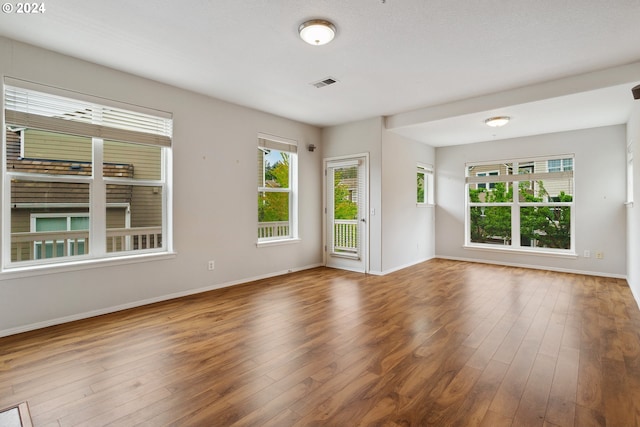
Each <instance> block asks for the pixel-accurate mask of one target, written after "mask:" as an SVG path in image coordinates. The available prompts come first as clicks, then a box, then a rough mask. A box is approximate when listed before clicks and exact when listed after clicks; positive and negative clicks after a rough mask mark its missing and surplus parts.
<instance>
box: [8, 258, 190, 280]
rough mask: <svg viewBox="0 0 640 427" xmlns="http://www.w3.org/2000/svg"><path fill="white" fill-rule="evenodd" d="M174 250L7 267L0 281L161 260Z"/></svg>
mask: <svg viewBox="0 0 640 427" xmlns="http://www.w3.org/2000/svg"><path fill="white" fill-rule="evenodd" d="M176 256H177V253H176V252H161V253H158V252H156V253H147V254H139V255H128V256H118V257H108V258H100V259H90V260H82V261H72V262H65V263H61V264H42V265H29V266H24V267H9V268H6V269H4V270H3V271H2V272H1V273H0V281H2V280H10V279H20V278H23V277H33V276H42V275H45V274H53V273H66V272H71V271H79V270H88V269H92V268H100V267H112V266H116V265H125V264H137V263H143V262H151V261H161V260H166V259H173V258H175V257H176Z"/></svg>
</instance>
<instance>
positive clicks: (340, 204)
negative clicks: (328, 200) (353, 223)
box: [333, 167, 358, 219]
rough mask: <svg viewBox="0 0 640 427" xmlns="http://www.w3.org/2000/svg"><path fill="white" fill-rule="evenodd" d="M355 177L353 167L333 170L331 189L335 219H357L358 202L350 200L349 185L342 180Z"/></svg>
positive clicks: (355, 172) (355, 171)
mask: <svg viewBox="0 0 640 427" xmlns="http://www.w3.org/2000/svg"><path fill="white" fill-rule="evenodd" d="M356 177H357V170H356V168H355V167H353V168H348V169H337V170H336V171H335V175H334V190H333V206H334V213H333V215H334V218H335V219H358V204H357V203H356V202H354V201H353V200H352V197H351V195H350V193H349V187H348V186H347V184H346V183H344V182H343V180H344V179H349V178H351V179H355V178H356ZM356 191H357V190H356Z"/></svg>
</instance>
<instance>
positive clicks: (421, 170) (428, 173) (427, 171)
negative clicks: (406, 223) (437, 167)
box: [416, 163, 435, 207]
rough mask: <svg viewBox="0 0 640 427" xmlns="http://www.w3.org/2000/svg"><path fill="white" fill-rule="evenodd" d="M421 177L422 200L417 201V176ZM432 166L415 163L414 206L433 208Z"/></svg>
mask: <svg viewBox="0 0 640 427" xmlns="http://www.w3.org/2000/svg"><path fill="white" fill-rule="evenodd" d="M421 174H422V175H423V187H424V192H423V200H422V201H420V200H419V199H418V179H417V175H421ZM433 177H434V174H433V166H432V165H429V164H426V163H417V165H416V206H418V207H432V206H435V194H434V187H435V185H434V181H433V179H434V178H433Z"/></svg>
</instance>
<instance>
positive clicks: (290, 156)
mask: <svg viewBox="0 0 640 427" xmlns="http://www.w3.org/2000/svg"><path fill="white" fill-rule="evenodd" d="M297 170H298V169H297V144H296V142H295V141H292V140H289V139H285V138H279V137H275V136H271V135H259V136H258V244H264V243H270V242H278V241H291V240H295V239H297V237H298V227H297V212H298V194H297V188H298V185H297V183H298V179H297V175H298V174H297Z"/></svg>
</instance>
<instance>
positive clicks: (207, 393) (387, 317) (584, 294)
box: [0, 260, 640, 427]
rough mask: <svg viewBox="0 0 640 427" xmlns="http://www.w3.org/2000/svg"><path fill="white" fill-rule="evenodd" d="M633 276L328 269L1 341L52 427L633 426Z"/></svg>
mask: <svg viewBox="0 0 640 427" xmlns="http://www.w3.org/2000/svg"><path fill="white" fill-rule="evenodd" d="M639 334H640V311H639V310H638V308H637V306H636V303H635V301H634V300H633V298H632V295H631V292H630V290H629V288H628V286H627V284H626V282H625V281H623V280H618V279H607V278H599V277H590V276H580V275H573V274H562V273H552V272H547V271H537V270H526V269H517V268H509V267H501V266H492V265H483V264H472V263H462V262H454V261H447V260H432V261H428V262H425V263H422V264H420V265H417V266H414V267H410V268H407V269H404V270H402V271H399V272H396V273H393V274H389V275H387V276H383V277H376V276H368V275H361V274H357V273H350V272H344V271H339V270H332V269H326V268H318V269H313V270H308V271H304V272H300V273H293V274H289V275H286V276H280V277H276V278H273V279H267V280H262V281H258V282H253V283H248V284H246V285H241V286H235V287H232V288H226V289H221V290H217V291H212V292H207V293H203V294H199V295H194V296H190V297H185V298H181V299H177V300H172V301H167V302H163V303H158V304H153V305H150V306H145V307H140V308H136V309H132V310H127V311H122V312H119V313H114V314H110V315H105V316H100V317H96V318H92V319H87V320H82V321H78V322H74V323H69V324H65V325H60V326H55V327H51V328H47V329H42V330H38V331H33V332H29V333H25V334H20V335H15V336H11V337H6V338H2V339H0V407H6V406H10V405H12V404H15V403H19V402H22V401H28V403H29V408H30V411H31V416H32V419H33V423H34V425H35V426H37V427H40V426H42V427H44V426H102V425H114V426H134V425H146V426H164V425H177V426H231V425H234V426H278V427H281V426H309V425H327V426H359V425H363V426H369V425H371V426H377V425H379V426H430V425H433V426H490V427H499V426H544V427H553V426H580V427H583V426H585V427H586V426H605V425H606V426H620V427H626V426H635V425H638V420H639V419H640V335H639Z"/></svg>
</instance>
